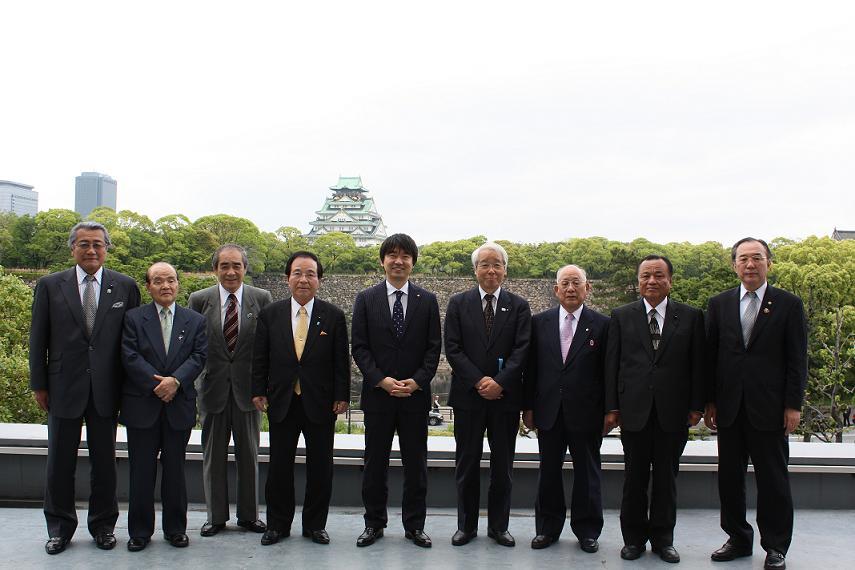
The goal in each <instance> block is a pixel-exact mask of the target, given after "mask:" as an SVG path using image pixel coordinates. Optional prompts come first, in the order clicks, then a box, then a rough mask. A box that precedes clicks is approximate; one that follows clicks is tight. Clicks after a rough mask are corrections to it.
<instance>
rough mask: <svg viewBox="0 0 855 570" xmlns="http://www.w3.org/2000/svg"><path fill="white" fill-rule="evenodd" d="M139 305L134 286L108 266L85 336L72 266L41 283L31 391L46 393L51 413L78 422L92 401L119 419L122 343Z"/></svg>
mask: <svg viewBox="0 0 855 570" xmlns="http://www.w3.org/2000/svg"><path fill="white" fill-rule="evenodd" d="M139 304H140V291H139V288H138V287H137V284H136V282H134V280H133V279H131V278H130V277H128V276H127V275H123V274H121V273H117V272H115V271H111V270H109V269H107V268H104V271H103V273H102V277H101V293H100V296H99V299H98V312H97V313H96V314H95V325H94V327H93V328H92V336H91V337H90V336H89V335H87V334H86V325H85V322H84V319H83V305H82V303H81V302H80V290H79V288H78V283H77V271H76V269H75V268H74V267H72V268H71V269H66V270H65V271H60V272H58V273H52V274H50V275H48V276H46V277H43V278H41V279H39V282H38V284H37V285H36V291H35V295H34V297H33V315H32V328H31V330H30V388H31V389H33V390H47V391H48V393H49V395H50V412H51V414H54V415H56V416H57V417H60V418H79V417H81V416H82V415H83V412H84V410H85V409H86V404H87V403H88V402H89V393H90V390H91V392H92V399H93V401H94V403H95V409H96V411H97V412H98V414H99V415H101V416H103V417H110V416H113V417H115V415H116V413H117V412H118V409H119V394H120V391H121V386H122V381H123V379H124V376H125V371H124V369H123V368H122V363H121V351H120V342H121V338H122V321H123V319H124V317H125V312H126V311H128V310H129V309H133V308H134V307H137V306H138V305H139Z"/></svg>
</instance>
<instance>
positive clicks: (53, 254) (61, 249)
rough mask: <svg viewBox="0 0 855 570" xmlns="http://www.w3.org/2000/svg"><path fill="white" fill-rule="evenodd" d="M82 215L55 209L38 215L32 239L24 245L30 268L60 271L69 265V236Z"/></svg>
mask: <svg viewBox="0 0 855 570" xmlns="http://www.w3.org/2000/svg"><path fill="white" fill-rule="evenodd" d="M79 221H80V215H79V214H77V212H73V211H71V210H62V209H53V210H46V211H44V212H39V213H38V214H36V218H35V227H34V228H33V233H32V237H31V238H30V240H29V242H28V243H26V244H25V245H24V248H25V250H26V252H27V254H28V257H29V261H30V264H29V266H30V267H36V268H42V267H48V268H51V269H60V268H63V267H67V266H68V265H69V259H70V258H71V250H70V249H69V247H68V234H69V232H70V231H71V228H72V227H74V224H76V223H77V222H79Z"/></svg>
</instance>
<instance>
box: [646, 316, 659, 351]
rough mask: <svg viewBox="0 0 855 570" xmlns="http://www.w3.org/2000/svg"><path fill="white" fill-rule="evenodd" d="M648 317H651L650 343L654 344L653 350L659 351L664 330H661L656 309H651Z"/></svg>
mask: <svg viewBox="0 0 855 570" xmlns="http://www.w3.org/2000/svg"><path fill="white" fill-rule="evenodd" d="M647 315H648V316H649V317H650V342H651V343H652V344H653V350H659V341H660V340H662V329H660V328H659V320H658V319H657V318H656V309H650V311H648V312H647Z"/></svg>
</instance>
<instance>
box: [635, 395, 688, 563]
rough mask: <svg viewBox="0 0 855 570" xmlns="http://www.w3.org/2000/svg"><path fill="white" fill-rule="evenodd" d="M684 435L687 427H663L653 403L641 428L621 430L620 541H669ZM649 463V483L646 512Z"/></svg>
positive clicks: (663, 543)
mask: <svg viewBox="0 0 855 570" xmlns="http://www.w3.org/2000/svg"><path fill="white" fill-rule="evenodd" d="M688 436H689V430H688V427H687V428H686V429H685V430H681V431H679V432H667V431H663V430H662V428H661V426H660V425H659V420H658V419H657V415H656V408H655V407H654V408H652V409H651V411H650V417H649V418H648V420H647V424H646V425H645V426H644V428H643V429H642V430H641V431H634V432H633V431H625V430H621V436H620V437H621V443H622V444H623V454H624V480H623V499H622V500H621V505H620V527H621V533H622V534H623V541H624V544H631V545H637V546H642V545H644V544H646V543H647V541H648V540H650V544H651V545H652V546H655V547H660V548H661V547H664V546H671V545H673V543H674V526H675V525H676V524H677V474H678V473H679V470H680V456H682V455H683V449H685V447H686V441H687V439H688ZM651 466H652V468H653V485H652V491H651V495H650V501H649V514H648V497H647V490H648V483H649V482H650V471H651Z"/></svg>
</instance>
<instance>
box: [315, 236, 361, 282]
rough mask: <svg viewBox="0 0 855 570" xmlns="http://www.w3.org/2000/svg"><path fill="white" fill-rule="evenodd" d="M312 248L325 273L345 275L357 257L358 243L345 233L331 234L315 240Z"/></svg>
mask: <svg viewBox="0 0 855 570" xmlns="http://www.w3.org/2000/svg"><path fill="white" fill-rule="evenodd" d="M312 248H313V250H314V252H315V254H316V255H317V256H318V259H320V260H321V263H322V264H323V266H324V272H329V273H336V272H341V273H344V272H346V271H347V269H348V268H351V264H352V263H353V260H354V258H355V257H356V242H355V241H354V239H353V236H351V235H350V234H346V233H344V232H330V233H327V234H323V235H321V236H318V237H317V238H315V242H314V243H313V244H312Z"/></svg>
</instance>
